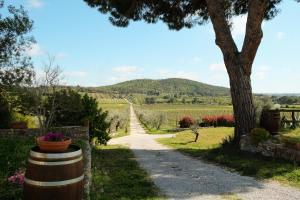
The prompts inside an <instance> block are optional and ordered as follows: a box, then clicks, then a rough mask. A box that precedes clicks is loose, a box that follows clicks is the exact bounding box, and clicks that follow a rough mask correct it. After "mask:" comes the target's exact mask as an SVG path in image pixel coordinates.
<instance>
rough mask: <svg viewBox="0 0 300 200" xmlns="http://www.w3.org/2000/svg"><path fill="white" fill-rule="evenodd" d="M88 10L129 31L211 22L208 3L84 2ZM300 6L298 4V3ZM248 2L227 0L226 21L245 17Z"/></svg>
mask: <svg viewBox="0 0 300 200" xmlns="http://www.w3.org/2000/svg"><path fill="white" fill-rule="evenodd" d="M84 1H85V2H87V3H88V5H89V6H91V7H95V8H97V9H98V10H99V11H100V12H101V13H103V14H109V20H110V21H111V23H112V24H113V25H116V26H120V27H126V26H128V25H129V22H130V21H138V20H144V21H146V22H147V23H156V22H157V21H159V20H161V21H163V22H164V23H166V24H167V25H168V27H169V28H170V29H175V30H179V29H182V28H191V27H193V26H195V25H202V24H204V23H206V22H207V21H208V20H209V11H208V7H207V3H206V0H102V1H95V0H84ZM281 1H282V0H269V4H268V8H267V11H266V13H265V16H264V18H265V19H267V20H268V19H272V18H273V17H274V16H276V14H277V13H278V11H279V10H278V9H277V8H276V5H277V4H279V3H280V2H281ZM297 1H298V2H299V0H297ZM248 6H249V0H224V1H223V7H224V11H225V15H226V18H227V19H228V20H230V19H231V18H232V17H233V16H237V15H242V14H246V13H247V12H248Z"/></svg>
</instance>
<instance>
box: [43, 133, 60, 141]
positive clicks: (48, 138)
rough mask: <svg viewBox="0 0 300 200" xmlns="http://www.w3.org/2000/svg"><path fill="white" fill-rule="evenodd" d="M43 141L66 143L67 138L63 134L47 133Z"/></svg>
mask: <svg viewBox="0 0 300 200" xmlns="http://www.w3.org/2000/svg"><path fill="white" fill-rule="evenodd" d="M43 139H44V141H49V142H58V141H64V140H65V136H64V134H62V133H47V134H46V135H45V136H44V138H43Z"/></svg>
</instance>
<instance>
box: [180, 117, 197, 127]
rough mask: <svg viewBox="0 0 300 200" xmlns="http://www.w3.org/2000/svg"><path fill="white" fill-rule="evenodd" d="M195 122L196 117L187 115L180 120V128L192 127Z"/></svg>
mask: <svg viewBox="0 0 300 200" xmlns="http://www.w3.org/2000/svg"><path fill="white" fill-rule="evenodd" d="M194 123H195V121H194V119H193V118H192V117H190V116H185V117H183V118H182V119H181V120H180V121H179V127H180V128H190V126H192V125H193V124H194Z"/></svg>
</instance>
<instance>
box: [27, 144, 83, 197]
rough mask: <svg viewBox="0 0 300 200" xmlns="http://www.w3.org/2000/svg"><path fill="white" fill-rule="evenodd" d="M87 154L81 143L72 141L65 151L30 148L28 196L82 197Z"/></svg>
mask: <svg viewBox="0 0 300 200" xmlns="http://www.w3.org/2000/svg"><path fill="white" fill-rule="evenodd" d="M83 178H84V174H83V158H82V151H81V149H80V147H78V146H75V145H70V147H69V148H68V150H67V151H65V152H63V153H43V152H41V151H40V150H39V147H37V146H36V147H33V148H32V149H31V151H30V155H29V159H28V166H27V169H26V173H25V183H24V199H25V200H71V199H72V200H81V199H82V198H83Z"/></svg>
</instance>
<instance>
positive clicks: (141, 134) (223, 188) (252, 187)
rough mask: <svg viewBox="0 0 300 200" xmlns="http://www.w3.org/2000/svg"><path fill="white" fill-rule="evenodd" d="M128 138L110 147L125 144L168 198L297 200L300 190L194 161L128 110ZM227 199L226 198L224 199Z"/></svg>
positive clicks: (131, 110)
mask: <svg viewBox="0 0 300 200" xmlns="http://www.w3.org/2000/svg"><path fill="white" fill-rule="evenodd" d="M130 119H131V121H130V128H131V131H130V135H129V136H125V137H121V138H116V139H112V140H111V141H110V142H109V144H124V145H128V146H129V147H130V148H131V149H132V150H133V152H134V154H135V156H136V159H137V161H138V162H139V163H140V165H141V167H142V168H144V169H145V170H146V171H147V172H148V173H149V174H150V176H151V178H152V179H153V181H154V183H155V184H156V185H157V186H158V187H159V188H160V189H161V191H162V192H163V193H165V194H166V196H167V197H168V199H188V200H194V199H197V200H204V199H205V200H206V199H207V200H210V199H212V200H217V199H224V198H225V197H224V195H225V196H226V194H234V196H235V198H234V199H237V198H238V199H245V200H295V199H299V200H300V190H298V189H295V188H292V187H287V186H282V185H280V184H278V183H275V182H260V181H257V180H255V179H253V178H251V177H247V176H241V175H239V174H237V173H232V172H229V171H227V170H226V169H224V168H222V167H219V166H216V165H213V164H209V163H206V162H204V161H201V160H199V159H193V158H191V157H189V156H186V155H183V154H181V153H179V152H177V151H175V150H172V149H170V148H168V147H166V146H163V145H161V144H159V143H158V142H156V141H155V139H156V138H162V137H172V135H149V134H146V133H145V131H144V130H143V128H142V127H141V126H140V124H139V122H138V120H137V118H136V116H135V114H134V112H133V108H132V106H131V107H130ZM225 199H227V198H225Z"/></svg>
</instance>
